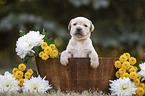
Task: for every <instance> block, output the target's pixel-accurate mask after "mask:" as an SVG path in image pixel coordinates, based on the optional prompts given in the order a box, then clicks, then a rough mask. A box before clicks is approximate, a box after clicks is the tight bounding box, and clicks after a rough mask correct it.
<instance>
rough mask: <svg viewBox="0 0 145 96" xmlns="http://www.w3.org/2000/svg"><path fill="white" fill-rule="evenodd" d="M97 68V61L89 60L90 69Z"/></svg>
mask: <svg viewBox="0 0 145 96" xmlns="http://www.w3.org/2000/svg"><path fill="white" fill-rule="evenodd" d="M98 66H99V61H98V60H91V67H92V68H94V69H95V68H97V67H98Z"/></svg>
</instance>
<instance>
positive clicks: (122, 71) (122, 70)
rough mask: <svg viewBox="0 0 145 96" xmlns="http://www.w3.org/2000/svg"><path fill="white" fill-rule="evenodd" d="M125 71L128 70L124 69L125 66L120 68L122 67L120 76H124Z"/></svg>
mask: <svg viewBox="0 0 145 96" xmlns="http://www.w3.org/2000/svg"><path fill="white" fill-rule="evenodd" d="M125 72H126V70H124V69H123V68H120V69H119V74H120V76H122V75H123V73H125Z"/></svg>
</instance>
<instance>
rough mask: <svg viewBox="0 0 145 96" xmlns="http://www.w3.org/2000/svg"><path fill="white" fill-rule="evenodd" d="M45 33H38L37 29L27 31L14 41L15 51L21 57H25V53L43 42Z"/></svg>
mask: <svg viewBox="0 0 145 96" xmlns="http://www.w3.org/2000/svg"><path fill="white" fill-rule="evenodd" d="M44 37H45V35H42V34H40V32H39V31H29V33H27V34H26V35H24V36H22V37H20V38H19V39H18V41H17V42H16V52H17V55H19V56H20V58H21V59H23V58H25V57H26V55H27V54H28V53H30V52H34V51H33V50H32V48H33V47H35V46H40V45H41V44H42V43H43V41H44V40H43V38H44Z"/></svg>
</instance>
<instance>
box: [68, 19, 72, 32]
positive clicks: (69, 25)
mask: <svg viewBox="0 0 145 96" xmlns="http://www.w3.org/2000/svg"><path fill="white" fill-rule="evenodd" d="M71 22H72V20H71V21H70V22H69V24H68V30H70V27H71Z"/></svg>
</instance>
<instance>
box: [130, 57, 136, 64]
mask: <svg viewBox="0 0 145 96" xmlns="http://www.w3.org/2000/svg"><path fill="white" fill-rule="evenodd" d="M136 62H137V61H136V58H134V57H130V58H129V63H130V64H131V65H134V64H135V63H136Z"/></svg>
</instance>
